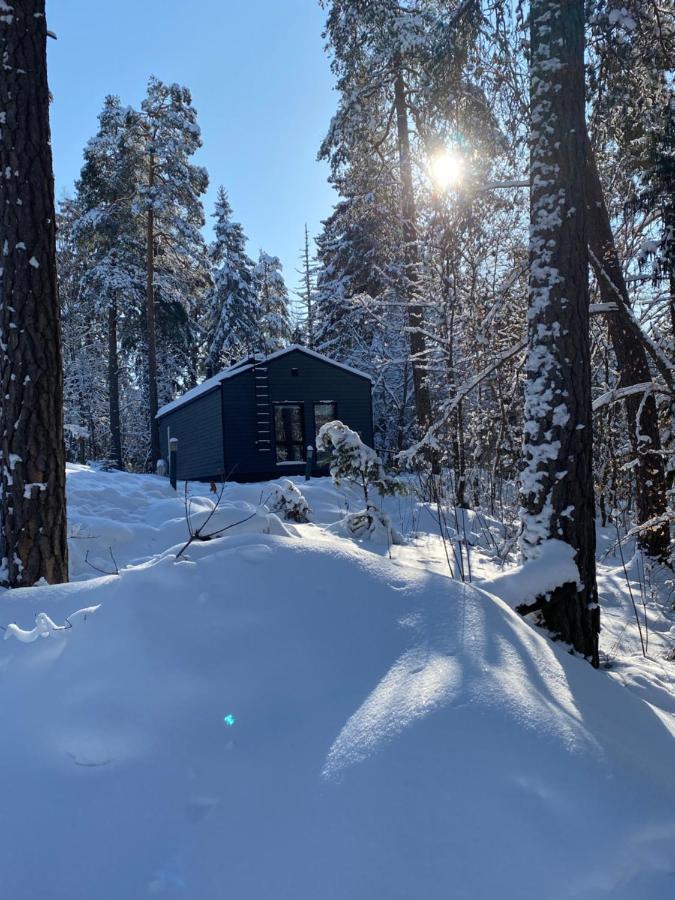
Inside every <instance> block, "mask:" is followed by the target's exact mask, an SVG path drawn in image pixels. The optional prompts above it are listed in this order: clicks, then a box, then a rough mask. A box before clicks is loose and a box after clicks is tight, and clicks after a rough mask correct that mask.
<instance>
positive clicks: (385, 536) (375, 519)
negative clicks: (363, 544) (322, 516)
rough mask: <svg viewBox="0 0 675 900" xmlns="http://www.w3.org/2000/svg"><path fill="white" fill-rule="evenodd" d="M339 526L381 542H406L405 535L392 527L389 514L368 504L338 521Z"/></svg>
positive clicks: (354, 533)
mask: <svg viewBox="0 0 675 900" xmlns="http://www.w3.org/2000/svg"><path fill="white" fill-rule="evenodd" d="M338 528H339V529H340V530H342V531H344V532H346V533H347V534H350V535H353V536H354V537H358V538H363V539H365V540H370V541H374V542H375V543H379V544H386V545H387V546H390V545H391V544H405V540H404V538H403V535H402V534H401V533H400V532H398V531H396V529H395V528H392V527H391V521H390V519H389V516H387V515H386V514H385V513H383V512H382V511H381V510H379V509H377V507H375V506H371V505H370V504H368V505H367V506H366V508H365V509H362V510H359V512H354V513H349V514H348V515H346V516H345V517H344V519H341V521H340V522H338Z"/></svg>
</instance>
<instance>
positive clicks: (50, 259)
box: [0, 0, 68, 587]
mask: <svg viewBox="0 0 675 900" xmlns="http://www.w3.org/2000/svg"><path fill="white" fill-rule="evenodd" d="M46 45H47V25H46V20H45V2H44V0H15V2H13V3H12V4H11V6H10V5H9V4H4V5H3V7H2V8H0V54H1V55H2V59H3V73H2V78H1V79H0V109H1V110H2V123H0V171H1V172H2V173H3V177H2V179H0V243H1V244H2V245H3V261H2V266H3V270H4V271H3V274H2V277H0V346H1V347H2V354H0V383H1V384H0V391H1V394H2V397H1V399H0V420H1V429H0V430H1V432H2V435H1V437H0V453H1V459H0V482H1V499H0V513H1V516H2V531H1V534H0V558H1V559H2V564H1V573H0V582H1V583H2V584H5V585H8V586H10V587H15V586H26V585H31V584H35V583H36V582H37V581H39V580H40V579H42V578H44V579H45V580H46V581H47V582H48V583H49V584H55V583H59V582H63V581H67V580H68V546H67V532H66V496H65V448H64V443H63V366H62V357H61V338H60V322H59V302H58V292H57V281H56V243H55V215H54V179H53V175H52V153H51V145H50V134H49V88H48V85H47V46H46Z"/></svg>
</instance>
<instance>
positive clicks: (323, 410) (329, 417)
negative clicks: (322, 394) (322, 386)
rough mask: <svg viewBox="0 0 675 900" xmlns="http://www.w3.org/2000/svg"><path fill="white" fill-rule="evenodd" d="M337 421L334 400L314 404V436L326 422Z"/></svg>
mask: <svg viewBox="0 0 675 900" xmlns="http://www.w3.org/2000/svg"><path fill="white" fill-rule="evenodd" d="M336 419H337V403H336V402H335V401H334V400H320V401H319V402H318V403H315V404H314V429H315V432H316V435H317V436H318V434H319V429H320V428H321V426H322V425H325V424H326V422H334V421H335V420H336Z"/></svg>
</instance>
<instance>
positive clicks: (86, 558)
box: [84, 547, 120, 575]
mask: <svg viewBox="0 0 675 900" xmlns="http://www.w3.org/2000/svg"><path fill="white" fill-rule="evenodd" d="M108 553H109V554H110V559H111V560H112V564H113V566H114V567H115V571H114V572H106V571H105V569H99V567H98V566H95V565H94V564H93V563H90V562H89V550H87V552H86V553H85V555H84V561H85V563H86V564H87V565H88V566H89V567H90V568H91V569H93V570H94V572H99V573H100V574H101V575H119V574H120V570H119V566H118V565H117V560H116V559H115V556H114V554H113V552H112V547H108Z"/></svg>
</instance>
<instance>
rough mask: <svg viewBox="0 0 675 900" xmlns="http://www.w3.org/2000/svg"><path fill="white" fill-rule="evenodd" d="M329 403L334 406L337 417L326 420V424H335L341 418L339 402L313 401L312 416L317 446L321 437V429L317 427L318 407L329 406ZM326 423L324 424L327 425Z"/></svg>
mask: <svg viewBox="0 0 675 900" xmlns="http://www.w3.org/2000/svg"><path fill="white" fill-rule="evenodd" d="M328 403H332V404H333V408H334V410H335V415H334V416H333V417H332V418H331V419H326V422H334V421H335V420H336V419H339V418H340V416H339V415H338V403H337V400H312V415H313V416H314V443H315V445H316V439H317V438H318V436H319V428H317V425H316V408H317V406H321V405H324V404H328ZM326 422H324V423H323V424H324V425H325V424H326Z"/></svg>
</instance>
